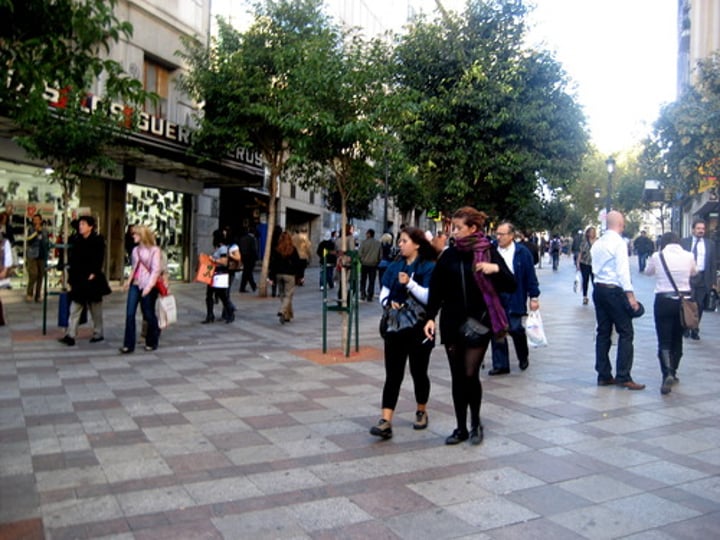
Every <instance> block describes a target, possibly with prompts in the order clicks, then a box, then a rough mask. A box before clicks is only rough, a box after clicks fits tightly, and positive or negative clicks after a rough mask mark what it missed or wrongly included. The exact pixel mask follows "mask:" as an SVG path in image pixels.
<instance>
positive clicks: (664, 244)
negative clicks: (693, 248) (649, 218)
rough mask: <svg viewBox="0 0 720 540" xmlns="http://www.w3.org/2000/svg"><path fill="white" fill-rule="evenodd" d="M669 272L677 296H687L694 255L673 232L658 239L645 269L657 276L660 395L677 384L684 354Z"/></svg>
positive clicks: (694, 272) (676, 299)
mask: <svg viewBox="0 0 720 540" xmlns="http://www.w3.org/2000/svg"><path fill="white" fill-rule="evenodd" d="M661 257H662V258H661ZM663 260H664V262H665V264H663ZM666 265H667V270H666V268H665V266H666ZM668 272H669V273H670V275H671V276H672V281H674V282H675V286H677V290H678V291H679V292H680V294H683V295H684V296H690V278H691V277H692V276H695V275H697V272H698V271H697V266H696V265H695V259H694V257H693V254H692V253H690V252H689V251H685V250H684V249H683V248H682V246H681V245H680V238H679V237H678V235H677V234H675V233H673V232H668V233H665V234H663V235H662V236H661V237H660V251H658V252H657V253H655V254H653V255H652V257H650V259H649V261H648V264H647V266H646V267H645V273H646V274H647V275H649V276H652V275H655V276H656V281H655V305H654V306H653V314H654V316H655V333H656V334H657V341H658V359H659V360H660V371H661V373H662V386H661V387H660V393H662V394H663V395H665V394H669V393H670V391H671V389H672V385H673V384H675V383H676V382H678V378H677V369H678V366H679V365H680V358H681V357H682V354H683V328H682V326H681V325H680V297H679V296H678V293H677V292H676V291H675V286H673V284H672V282H671V281H670V277H669V276H668Z"/></svg>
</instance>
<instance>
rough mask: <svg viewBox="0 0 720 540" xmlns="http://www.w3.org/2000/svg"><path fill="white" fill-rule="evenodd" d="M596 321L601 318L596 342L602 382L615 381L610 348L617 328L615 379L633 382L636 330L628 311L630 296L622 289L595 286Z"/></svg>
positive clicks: (596, 365)
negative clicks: (632, 371) (613, 333)
mask: <svg viewBox="0 0 720 540" xmlns="http://www.w3.org/2000/svg"><path fill="white" fill-rule="evenodd" d="M593 302H594V303H595V318H596V319H597V340H596V341H595V371H597V374H598V381H607V380H610V379H611V378H612V365H611V364H610V346H611V345H612V340H611V338H612V331H613V327H614V328H615V331H616V332H617V333H618V344H617V358H616V366H615V368H616V369H615V380H616V381H617V382H619V383H623V382H630V381H632V377H631V375H630V370H632V365H633V354H634V349H633V339H634V337H635V332H634V330H633V324H632V319H631V318H630V313H629V312H628V308H627V297H626V295H625V291H623V290H622V288H621V287H612V288H610V287H604V286H602V285H599V284H598V283H596V284H595V288H594V289H593Z"/></svg>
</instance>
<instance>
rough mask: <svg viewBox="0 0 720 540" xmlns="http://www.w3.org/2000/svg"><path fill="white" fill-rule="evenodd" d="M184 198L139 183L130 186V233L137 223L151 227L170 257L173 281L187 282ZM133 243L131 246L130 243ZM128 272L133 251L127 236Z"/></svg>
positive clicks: (168, 258) (128, 224) (177, 194)
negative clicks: (185, 275)
mask: <svg viewBox="0 0 720 540" xmlns="http://www.w3.org/2000/svg"><path fill="white" fill-rule="evenodd" d="M182 199H183V197H182V194H180V193H177V192H174V191H166V190H161V189H156V188H151V187H147V186H140V185H137V184H129V185H128V187H127V196H126V200H125V215H126V218H127V223H126V231H128V232H129V229H128V227H129V226H130V225H134V224H144V225H147V226H149V227H150V228H151V229H153V231H155V234H156V236H157V242H158V245H160V247H162V249H163V251H164V252H165V255H166V256H167V267H168V272H169V274H170V278H171V279H173V280H179V279H183V278H184V276H183V272H182V263H183V201H182ZM128 241H129V243H127V242H128ZM125 250H126V254H125V256H126V260H125V264H126V272H128V271H129V267H128V266H127V265H128V264H129V258H130V252H131V251H132V241H131V237H128V236H127V234H126V245H125Z"/></svg>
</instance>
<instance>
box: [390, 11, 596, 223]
mask: <svg viewBox="0 0 720 540" xmlns="http://www.w3.org/2000/svg"><path fill="white" fill-rule="evenodd" d="M524 17H525V8H524V7H523V5H522V4H521V3H520V2H514V1H510V0H492V1H486V2H480V1H471V2H469V3H468V6H467V9H466V12H465V14H464V16H463V17H457V16H454V15H452V14H449V15H446V16H445V17H444V18H443V19H441V20H437V21H435V22H427V21H426V20H419V21H417V22H416V24H414V25H413V26H412V27H411V29H410V33H409V34H408V35H407V36H406V37H404V38H402V39H400V41H399V43H398V46H397V49H396V69H397V73H398V79H397V85H398V92H400V93H401V94H402V95H403V96H404V99H403V100H402V102H403V108H402V111H401V112H400V113H399V114H398V116H397V122H396V129H397V132H398V133H399V135H400V137H401V139H402V141H403V143H404V145H405V150H406V152H407V155H408V159H409V160H410V161H411V162H413V163H415V164H417V167H418V177H419V179H420V181H421V182H422V183H425V184H427V185H428V186H429V187H428V189H427V190H428V192H429V193H431V194H432V195H431V196H432V198H433V201H434V205H435V206H436V207H437V208H440V209H443V210H444V211H447V210H449V209H452V208H455V207H457V206H459V205H461V204H472V205H475V206H477V207H479V208H482V209H484V210H485V211H487V212H488V213H489V214H490V215H492V216H497V217H501V218H513V216H514V215H515V214H516V213H517V212H518V211H519V210H520V209H521V208H524V207H525V206H526V205H527V204H529V203H530V202H531V201H533V200H534V199H535V198H536V197H537V194H536V188H537V187H538V184H539V181H538V178H544V180H545V182H546V183H547V184H548V185H549V186H550V187H551V188H557V187H564V186H568V185H569V184H570V183H571V182H572V181H573V180H574V179H575V177H576V175H577V173H578V172H579V169H580V163H581V159H582V156H583V154H584V152H585V151H586V145H587V135H586V134H585V132H584V117H583V115H582V112H581V110H580V108H579V106H578V105H577V104H576V103H575V100H574V98H573V97H572V96H571V95H570V94H569V93H568V92H567V90H566V86H567V83H566V75H565V73H564V72H563V70H562V68H561V67H560V65H559V64H558V63H557V62H556V61H555V60H554V59H553V58H552V57H551V56H550V55H549V54H548V53H546V52H544V51H532V50H526V49H524V48H523V47H522V42H521V39H522V36H523V34H524Z"/></svg>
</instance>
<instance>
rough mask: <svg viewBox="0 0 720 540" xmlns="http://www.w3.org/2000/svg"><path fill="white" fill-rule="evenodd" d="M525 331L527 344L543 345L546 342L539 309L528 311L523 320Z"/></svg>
mask: <svg viewBox="0 0 720 540" xmlns="http://www.w3.org/2000/svg"><path fill="white" fill-rule="evenodd" d="M525 333H526V334H527V339H528V344H529V345H531V346H533V347H545V346H546V345H547V344H548V341H547V337H545V327H544V326H543V321H542V317H541V316H540V310H539V309H536V310H535V311H530V313H529V314H528V316H527V320H526V321H525Z"/></svg>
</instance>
